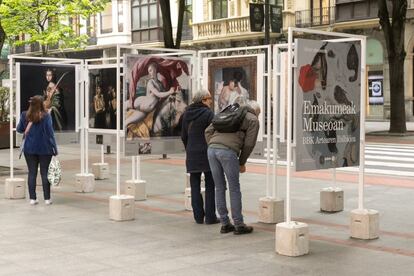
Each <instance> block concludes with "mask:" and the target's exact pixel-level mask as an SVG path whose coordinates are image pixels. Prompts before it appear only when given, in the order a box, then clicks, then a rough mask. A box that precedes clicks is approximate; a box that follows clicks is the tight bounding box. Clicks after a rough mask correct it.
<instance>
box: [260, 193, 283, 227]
mask: <svg viewBox="0 0 414 276" xmlns="http://www.w3.org/2000/svg"><path fill="white" fill-rule="evenodd" d="M284 214H285V202H284V201H283V200H278V199H275V198H271V197H262V198H260V199H259V221H260V222H264V223H278V222H282V221H284V220H285V218H284Z"/></svg>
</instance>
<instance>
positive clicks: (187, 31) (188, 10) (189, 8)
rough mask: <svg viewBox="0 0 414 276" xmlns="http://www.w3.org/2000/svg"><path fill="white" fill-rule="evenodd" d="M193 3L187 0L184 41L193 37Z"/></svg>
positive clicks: (183, 32)
mask: <svg viewBox="0 0 414 276" xmlns="http://www.w3.org/2000/svg"><path fill="white" fill-rule="evenodd" d="M192 2H193V1H192V0H185V8H184V18H183V31H182V39H191V38H192V35H193V29H192V27H191V25H192V18H193V3H192Z"/></svg>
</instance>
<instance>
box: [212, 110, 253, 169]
mask: <svg viewBox="0 0 414 276" xmlns="http://www.w3.org/2000/svg"><path fill="white" fill-rule="evenodd" d="M246 108H247V109H248V112H247V114H246V117H245V118H244V120H243V123H242V125H241V128H240V131H237V132H232V133H222V132H218V131H215V129H214V127H213V125H212V124H210V125H209V126H208V127H207V128H206V130H205V137H206V141H207V144H208V145H209V146H210V145H212V144H218V145H223V146H224V147H227V148H229V149H232V150H234V151H235V152H236V153H237V154H238V155H239V164H240V165H244V164H246V161H247V158H249V155H250V154H251V153H252V151H253V149H254V147H255V145H256V140H257V134H258V133H259V120H258V119H257V116H256V114H255V113H254V110H253V109H252V108H251V107H248V106H247V107H246Z"/></svg>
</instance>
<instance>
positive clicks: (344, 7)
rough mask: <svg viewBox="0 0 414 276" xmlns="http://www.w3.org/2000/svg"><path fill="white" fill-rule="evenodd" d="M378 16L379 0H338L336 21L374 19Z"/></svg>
mask: <svg viewBox="0 0 414 276" xmlns="http://www.w3.org/2000/svg"><path fill="white" fill-rule="evenodd" d="M377 16H378V5H377V0H337V1H336V18H335V20H336V22H345V21H352V20H364V19H373V18H377Z"/></svg>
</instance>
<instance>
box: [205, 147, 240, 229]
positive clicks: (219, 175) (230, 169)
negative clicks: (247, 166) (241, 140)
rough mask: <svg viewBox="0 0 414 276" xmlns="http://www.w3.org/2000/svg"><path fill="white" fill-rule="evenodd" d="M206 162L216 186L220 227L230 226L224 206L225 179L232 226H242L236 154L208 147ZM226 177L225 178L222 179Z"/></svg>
mask: <svg viewBox="0 0 414 276" xmlns="http://www.w3.org/2000/svg"><path fill="white" fill-rule="evenodd" d="M207 155H208V162H209V164H210V169H211V173H212V174H213V179H214V184H215V185H216V206H217V212H218V213H219V215H220V222H221V224H222V225H228V224H230V219H229V216H228V214H229V212H228V210H227V205H226V190H227V188H226V178H227V181H228V184H229V191H230V207H231V216H232V218H233V221H234V225H236V226H242V225H244V222H243V215H242V202H241V200H242V196H241V192H240V181H239V174H240V165H239V158H238V157H237V154H236V153H235V152H234V151H233V150H231V149H219V148H211V147H209V148H208V150H207ZM224 175H225V176H226V178H225V177H224Z"/></svg>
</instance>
